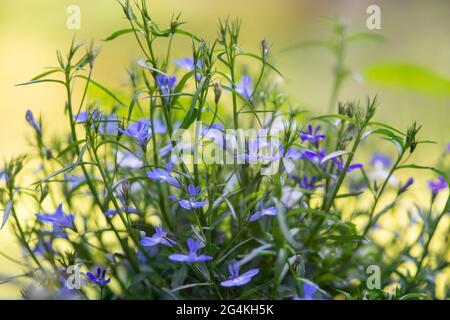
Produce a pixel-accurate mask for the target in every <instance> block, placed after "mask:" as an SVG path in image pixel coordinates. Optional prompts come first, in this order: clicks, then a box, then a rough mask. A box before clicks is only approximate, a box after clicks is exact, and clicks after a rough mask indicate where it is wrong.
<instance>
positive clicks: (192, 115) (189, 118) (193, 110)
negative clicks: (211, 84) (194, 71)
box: [180, 77, 207, 129]
mask: <svg viewBox="0 0 450 320" xmlns="http://www.w3.org/2000/svg"><path fill="white" fill-rule="evenodd" d="M206 79H207V78H205V77H202V79H201V80H200V83H199V85H198V88H197V91H195V94H194V97H193V98H192V101H191V107H190V108H189V111H188V113H187V115H186V116H185V118H184V120H183V122H182V123H181V126H180V128H181V129H187V128H189V126H190V125H191V124H192V123H193V122H194V121H195V119H196V118H197V114H198V108H197V101H198V98H199V96H200V93H201V92H202V90H203V87H204V86H205V83H206Z"/></svg>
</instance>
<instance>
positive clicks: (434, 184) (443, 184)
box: [428, 177, 448, 196]
mask: <svg viewBox="0 0 450 320" xmlns="http://www.w3.org/2000/svg"><path fill="white" fill-rule="evenodd" d="M428 187H429V188H430V191H431V193H432V194H433V196H436V195H437V194H438V193H439V191H441V190H444V189H446V188H447V187H448V185H447V181H445V179H444V177H438V178H437V180H436V181H433V180H429V181H428Z"/></svg>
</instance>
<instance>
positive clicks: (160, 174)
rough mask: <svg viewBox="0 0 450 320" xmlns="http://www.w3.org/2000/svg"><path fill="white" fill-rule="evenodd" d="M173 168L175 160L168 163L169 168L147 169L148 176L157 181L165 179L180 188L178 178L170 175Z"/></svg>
mask: <svg viewBox="0 0 450 320" xmlns="http://www.w3.org/2000/svg"><path fill="white" fill-rule="evenodd" d="M172 169H173V162H170V163H169V164H168V165H167V170H164V169H161V168H155V169H154V170H152V171H147V177H149V178H150V179H152V180H155V181H165V182H167V183H168V184H170V185H171V186H174V187H176V188H180V183H179V182H178V180H177V179H176V178H174V177H172V176H171V175H170V173H171V171H172Z"/></svg>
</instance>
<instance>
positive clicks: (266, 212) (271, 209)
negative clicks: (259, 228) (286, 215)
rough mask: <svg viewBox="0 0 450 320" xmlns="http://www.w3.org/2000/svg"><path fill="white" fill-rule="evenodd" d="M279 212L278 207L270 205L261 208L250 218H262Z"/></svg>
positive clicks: (253, 219) (251, 219) (252, 219)
mask: <svg viewBox="0 0 450 320" xmlns="http://www.w3.org/2000/svg"><path fill="white" fill-rule="evenodd" d="M277 214H278V209H277V207H269V208H265V209H261V210H258V211H256V212H255V213H254V214H252V215H251V216H250V218H249V221H250V222H253V221H256V220H258V219H261V218H262V217H263V216H276V215H277Z"/></svg>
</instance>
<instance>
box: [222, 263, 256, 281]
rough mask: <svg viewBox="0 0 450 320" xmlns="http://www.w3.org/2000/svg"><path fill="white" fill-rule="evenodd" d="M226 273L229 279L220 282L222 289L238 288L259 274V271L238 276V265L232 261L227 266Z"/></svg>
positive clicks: (252, 270)
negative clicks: (228, 274)
mask: <svg viewBox="0 0 450 320" xmlns="http://www.w3.org/2000/svg"><path fill="white" fill-rule="evenodd" d="M228 272H229V273H230V277H229V278H228V279H227V280H225V281H222V282H221V283H220V285H221V286H222V287H239V286H243V285H244V284H247V283H249V282H250V281H251V280H252V278H253V277H254V276H256V275H257V274H258V273H259V269H251V270H249V271H247V272H245V273H244V274H241V275H239V263H238V262H237V261H233V262H231V263H230V264H229V265H228Z"/></svg>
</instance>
